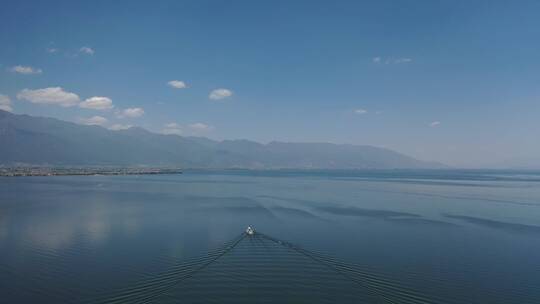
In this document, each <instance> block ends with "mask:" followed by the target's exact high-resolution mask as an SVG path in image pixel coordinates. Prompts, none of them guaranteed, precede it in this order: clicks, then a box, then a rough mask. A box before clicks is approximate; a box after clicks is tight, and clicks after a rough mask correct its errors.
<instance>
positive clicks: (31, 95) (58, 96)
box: [17, 87, 80, 107]
mask: <svg viewBox="0 0 540 304" xmlns="http://www.w3.org/2000/svg"><path fill="white" fill-rule="evenodd" d="M17 99H24V100H28V101H30V102H31V103H37V104H49V105H58V106H62V107H71V106H75V105H77V104H78V103H79V101H80V99H79V96H78V95H77V94H75V93H71V92H66V91H64V89H62V88H61V87H50V88H45V89H37V90H30V89H24V90H22V91H20V92H19V93H18V94H17Z"/></svg>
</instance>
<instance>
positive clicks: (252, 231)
mask: <svg viewBox="0 0 540 304" xmlns="http://www.w3.org/2000/svg"><path fill="white" fill-rule="evenodd" d="M246 233H247V234H248V235H254V234H255V229H253V228H251V226H248V227H247V229H246Z"/></svg>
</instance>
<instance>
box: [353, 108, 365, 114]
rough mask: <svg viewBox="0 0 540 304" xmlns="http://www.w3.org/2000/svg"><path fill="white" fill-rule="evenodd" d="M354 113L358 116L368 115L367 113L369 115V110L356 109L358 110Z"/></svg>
mask: <svg viewBox="0 0 540 304" xmlns="http://www.w3.org/2000/svg"><path fill="white" fill-rule="evenodd" d="M354 113H356V114H366V113H367V110H364V109H356V110H354Z"/></svg>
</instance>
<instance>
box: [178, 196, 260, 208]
mask: <svg viewBox="0 0 540 304" xmlns="http://www.w3.org/2000/svg"><path fill="white" fill-rule="evenodd" d="M183 199H184V200H186V201H189V202H190V203H194V204H197V205H218V206H224V205H233V206H253V205H257V206H258V205H260V203H259V202H258V201H257V200H254V199H251V198H247V197H231V196H194V195H192V196H184V197H183Z"/></svg>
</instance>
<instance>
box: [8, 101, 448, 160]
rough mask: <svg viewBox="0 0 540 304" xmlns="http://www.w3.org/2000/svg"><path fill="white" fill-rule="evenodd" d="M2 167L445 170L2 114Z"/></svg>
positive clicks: (369, 152)
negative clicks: (112, 166)
mask: <svg viewBox="0 0 540 304" xmlns="http://www.w3.org/2000/svg"><path fill="white" fill-rule="evenodd" d="M0 164H3V165H13V164H32V165H114V166H134V165H148V166H179V167H184V168H291V169H292V168H295V169H296V168H297V169H300V168H316V169H404V168H411V169H412V168H441V167H444V165H442V164H439V163H430V162H424V161H420V160H416V159H414V158H412V157H409V156H406V155H403V154H400V153H397V152H395V151H392V150H389V149H384V148H377V147H373V146H359V145H347V144H343V145H337V144H329V143H285V142H271V143H268V144H260V143H257V142H253V141H249V140H224V141H214V140H210V139H208V138H203V137H182V136H178V135H165V134H157V133H152V132H149V131H147V130H145V129H142V128H138V127H134V128H130V129H127V130H119V131H113V130H109V129H106V128H103V127H99V126H86V125H78V124H75V123H71V122H66V121H62V120H58V119H54V118H44V117H33V116H28V115H17V114H12V113H9V112H6V111H2V110H0Z"/></svg>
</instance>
